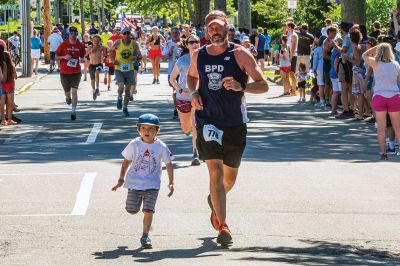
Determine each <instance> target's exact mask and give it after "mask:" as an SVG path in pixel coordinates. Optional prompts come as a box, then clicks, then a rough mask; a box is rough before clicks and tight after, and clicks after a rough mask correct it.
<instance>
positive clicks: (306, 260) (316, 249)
mask: <svg viewBox="0 0 400 266" xmlns="http://www.w3.org/2000/svg"><path fill="white" fill-rule="evenodd" d="M300 242H303V243H305V244H307V245H311V246H309V247H247V248H232V249H229V252H238V253H240V252H250V253H257V257H256V256H250V257H243V258H240V259H239V260H243V261H259V262H261V261H262V262H265V263H267V262H278V263H281V264H296V265H399V264H400V254H393V253H391V252H388V251H381V250H376V249H364V248H362V247H355V246H350V245H343V244H340V243H333V242H328V241H313V240H300ZM260 253H263V254H265V255H268V257H264V258H263V257H260V256H259V255H260Z"/></svg>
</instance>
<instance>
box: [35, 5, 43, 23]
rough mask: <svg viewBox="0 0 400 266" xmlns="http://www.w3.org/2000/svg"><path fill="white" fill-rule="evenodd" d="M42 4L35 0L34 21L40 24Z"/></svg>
mask: <svg viewBox="0 0 400 266" xmlns="http://www.w3.org/2000/svg"><path fill="white" fill-rule="evenodd" d="M41 13H42V5H41V1H40V0H36V23H37V24H41Z"/></svg>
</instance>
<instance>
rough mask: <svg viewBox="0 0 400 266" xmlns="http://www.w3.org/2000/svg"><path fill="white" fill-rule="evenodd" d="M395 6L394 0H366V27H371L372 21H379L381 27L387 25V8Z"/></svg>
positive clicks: (390, 8)
mask: <svg viewBox="0 0 400 266" xmlns="http://www.w3.org/2000/svg"><path fill="white" fill-rule="evenodd" d="M394 7H396V0H367V27H368V28H371V26H372V23H374V21H379V22H380V23H381V26H382V27H388V26H389V22H390V13H389V10H392V9H393V8H394Z"/></svg>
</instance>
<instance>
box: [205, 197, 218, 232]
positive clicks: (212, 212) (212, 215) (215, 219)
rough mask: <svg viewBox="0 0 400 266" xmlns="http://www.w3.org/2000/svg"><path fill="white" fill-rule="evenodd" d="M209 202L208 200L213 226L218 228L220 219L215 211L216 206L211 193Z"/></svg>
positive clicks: (208, 198)
mask: <svg viewBox="0 0 400 266" xmlns="http://www.w3.org/2000/svg"><path fill="white" fill-rule="evenodd" d="M207 202H208V206H210V209H211V216H210V222H211V225H212V227H214V229H215V230H218V229H219V221H218V217H217V214H216V213H215V211H214V207H213V205H212V202H211V195H210V194H209V195H208V197H207Z"/></svg>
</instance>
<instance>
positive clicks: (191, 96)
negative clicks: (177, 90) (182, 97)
mask: <svg viewBox="0 0 400 266" xmlns="http://www.w3.org/2000/svg"><path fill="white" fill-rule="evenodd" d="M195 94H197V95H198V94H199V91H198V90H193V91H191V92H190V93H189V96H190V98H193V95H195Z"/></svg>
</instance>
